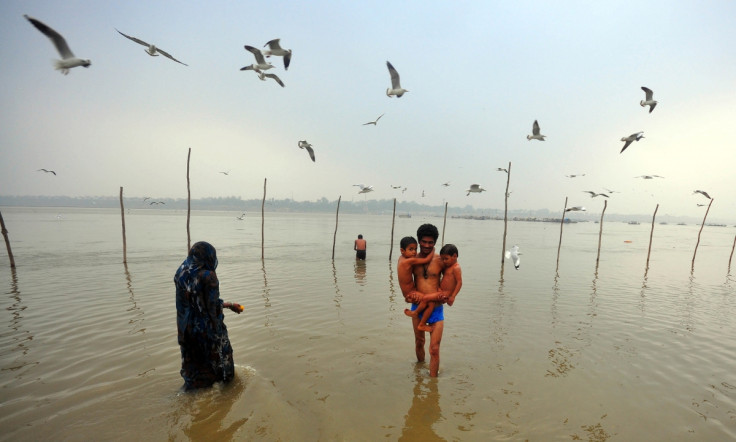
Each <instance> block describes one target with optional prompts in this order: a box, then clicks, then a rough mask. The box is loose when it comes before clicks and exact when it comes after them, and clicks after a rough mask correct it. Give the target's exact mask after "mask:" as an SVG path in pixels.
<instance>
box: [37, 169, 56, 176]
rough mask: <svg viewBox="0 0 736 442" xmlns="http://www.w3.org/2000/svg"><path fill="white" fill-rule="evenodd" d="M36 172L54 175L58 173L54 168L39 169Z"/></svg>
mask: <svg viewBox="0 0 736 442" xmlns="http://www.w3.org/2000/svg"><path fill="white" fill-rule="evenodd" d="M36 172H46V173H53V174H54V175H56V172H54V171H53V170H48V169H38V170H37V171H36Z"/></svg>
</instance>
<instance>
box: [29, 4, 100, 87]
mask: <svg viewBox="0 0 736 442" xmlns="http://www.w3.org/2000/svg"><path fill="white" fill-rule="evenodd" d="M23 17H25V18H26V20H28V21H29V22H31V24H32V25H33V26H34V27H35V28H36V29H38V30H39V31H41V33H42V34H43V35H45V36H46V37H48V38H49V39H51V42H52V43H53V44H54V46H55V47H56V50H57V51H58V52H59V55H61V60H55V61H54V67H55V68H56V69H57V70H58V71H61V73H62V74H64V75H67V74H68V73H69V69H71V68H75V67H77V66H84V67H85V68H88V67H89V66H90V65H91V64H92V62H91V61H89V60H83V59H81V58H77V57H75V56H74V54H73V53H72V51H71V49H69V45H67V44H66V40H64V37H62V36H61V34H59V33H58V32H56V31H54V30H53V29H51V28H50V27H48V26H47V25H45V24H44V23H42V22H40V21H38V20H36V19H35V18H33V17H29V16H27V15H24V16H23Z"/></svg>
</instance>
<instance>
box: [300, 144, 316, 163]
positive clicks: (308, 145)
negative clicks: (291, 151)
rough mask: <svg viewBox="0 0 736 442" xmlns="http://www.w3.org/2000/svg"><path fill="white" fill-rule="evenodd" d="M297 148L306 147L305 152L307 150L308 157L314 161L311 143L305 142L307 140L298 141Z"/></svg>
mask: <svg viewBox="0 0 736 442" xmlns="http://www.w3.org/2000/svg"><path fill="white" fill-rule="evenodd" d="M299 149H307V152H309V158H311V159H312V162H316V160H315V159H314V149H312V145H311V144H309V143H307V140H301V141H299Z"/></svg>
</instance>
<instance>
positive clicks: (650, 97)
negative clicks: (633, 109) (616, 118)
mask: <svg viewBox="0 0 736 442" xmlns="http://www.w3.org/2000/svg"><path fill="white" fill-rule="evenodd" d="M641 90H643V91H644V94H645V95H646V99H645V100H641V101H640V102H639V104H640V105H641V107H644V106H649V113H650V114H651V113H652V111H653V110H654V108H655V107H656V106H657V100H655V99H654V98H653V97H654V92H652V90H651V89H649V88H648V87H644V86H642V87H641Z"/></svg>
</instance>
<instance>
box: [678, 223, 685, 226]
mask: <svg viewBox="0 0 736 442" xmlns="http://www.w3.org/2000/svg"><path fill="white" fill-rule="evenodd" d="M677 225H678V226H686V225H687V224H685V223H677Z"/></svg>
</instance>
